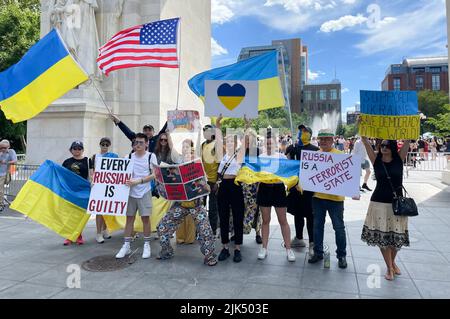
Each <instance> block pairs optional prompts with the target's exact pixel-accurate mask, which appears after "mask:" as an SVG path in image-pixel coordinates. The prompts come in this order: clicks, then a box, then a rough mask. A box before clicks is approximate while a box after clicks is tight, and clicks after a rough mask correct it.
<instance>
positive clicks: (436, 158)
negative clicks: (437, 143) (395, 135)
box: [404, 152, 450, 176]
mask: <svg viewBox="0 0 450 319" xmlns="http://www.w3.org/2000/svg"><path fill="white" fill-rule="evenodd" d="M449 161H450V153H443V152H436V153H432V152H409V153H408V155H407V157H406V161H405V163H404V166H405V170H406V174H407V176H408V175H409V172H410V171H418V172H421V171H422V172H424V171H430V172H443V171H445V170H450V164H449Z"/></svg>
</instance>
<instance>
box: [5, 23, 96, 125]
mask: <svg viewBox="0 0 450 319" xmlns="http://www.w3.org/2000/svg"><path fill="white" fill-rule="evenodd" d="M87 79H88V76H87V74H86V73H85V72H84V70H83V69H82V68H81V67H80V66H79V65H78V63H77V62H76V61H75V59H74V58H73V57H72V56H71V55H70V53H69V51H68V50H67V48H66V46H65V44H64V42H63V40H62V39H61V36H60V35H59V33H58V31H57V30H56V29H53V30H52V31H51V32H50V33H49V34H47V35H46V36H45V37H43V38H42V39H41V40H40V41H39V42H37V43H36V44H35V45H33V46H32V47H31V49H30V50H29V51H28V52H27V53H26V54H25V55H24V56H23V57H22V59H21V60H20V61H19V62H18V63H16V64H14V65H13V66H11V67H9V68H8V69H7V70H6V71H4V72H1V73H0V108H1V109H2V111H3V112H4V113H5V116H6V118H7V119H10V120H11V121H13V122H14V123H17V122H21V121H25V120H28V119H30V118H32V117H34V116H36V115H37V114H39V113H40V112H42V111H43V110H44V109H45V108H46V107H47V106H48V105H50V103H52V102H53V101H55V100H56V99H58V98H60V97H61V96H63V95H64V94H65V93H67V92H68V91H70V90H71V89H73V88H74V87H75V86H77V85H79V84H81V83H83V82H85V81H86V80H87Z"/></svg>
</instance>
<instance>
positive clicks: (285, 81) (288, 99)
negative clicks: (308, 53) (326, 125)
mask: <svg viewBox="0 0 450 319" xmlns="http://www.w3.org/2000/svg"><path fill="white" fill-rule="evenodd" d="M277 51H278V50H277ZM279 53H280V54H281V63H282V65H283V75H284V94H285V96H286V106H287V108H288V114H289V124H290V127H291V134H292V136H294V134H295V132H294V127H293V126H292V112H291V100H290V98H289V92H288V89H287V79H286V69H285V67H284V55H283V48H282V47H280V50H279Z"/></svg>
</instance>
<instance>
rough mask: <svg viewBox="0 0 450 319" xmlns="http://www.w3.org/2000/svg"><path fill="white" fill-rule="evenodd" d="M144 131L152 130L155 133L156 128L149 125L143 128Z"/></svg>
mask: <svg viewBox="0 0 450 319" xmlns="http://www.w3.org/2000/svg"><path fill="white" fill-rule="evenodd" d="M142 130H151V131H154V130H155V128H154V127H153V126H152V125H150V124H147V125H144V127H143V128H142Z"/></svg>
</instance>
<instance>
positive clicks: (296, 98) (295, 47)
mask: <svg viewBox="0 0 450 319" xmlns="http://www.w3.org/2000/svg"><path fill="white" fill-rule="evenodd" d="M273 50H278V52H280V53H281V54H280V55H279V70H280V79H281V84H282V86H283V92H286V91H287V94H288V96H289V102H290V105H291V111H292V112H293V113H300V111H301V106H300V104H301V91H302V87H303V86H304V85H305V84H306V83H307V81H308V71H307V70H308V69H307V67H308V49H307V47H305V46H304V45H303V43H302V40H301V39H289V40H274V41H272V44H271V45H264V46H255V47H246V48H243V49H241V52H240V54H239V57H238V61H242V60H245V59H248V58H251V57H254V56H258V55H261V54H264V53H267V52H269V51H273ZM281 57H283V58H284V61H283V60H282V59H281ZM283 65H284V69H283ZM285 77H286V84H287V85H286V84H285Z"/></svg>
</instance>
